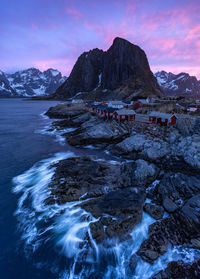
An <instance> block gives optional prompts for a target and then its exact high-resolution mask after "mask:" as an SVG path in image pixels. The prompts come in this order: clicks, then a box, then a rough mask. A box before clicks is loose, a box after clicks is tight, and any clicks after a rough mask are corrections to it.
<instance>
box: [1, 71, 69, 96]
mask: <svg viewBox="0 0 200 279" xmlns="http://www.w3.org/2000/svg"><path fill="white" fill-rule="evenodd" d="M65 80H66V77H65V76H62V74H61V73H60V72H59V71H57V70H54V69H48V70H46V71H44V72H41V71H40V70H38V69H35V68H30V69H27V70H23V71H18V72H16V73H14V74H6V73H3V72H2V71H0V97H20V96H24V97H31V96H44V95H48V94H51V93H53V92H55V90H56V89H57V88H58V87H59V86H60V85H61V84H62V83H63V82H64V81H65Z"/></svg>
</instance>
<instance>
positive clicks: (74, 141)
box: [67, 119, 129, 145]
mask: <svg viewBox="0 0 200 279" xmlns="http://www.w3.org/2000/svg"><path fill="white" fill-rule="evenodd" d="M128 134H129V131H128V130H127V129H126V127H125V126H123V125H119V123H116V122H109V121H100V120H99V119H92V121H91V122H90V121H88V122H86V123H83V125H82V126H81V127H80V128H79V129H77V130H76V131H75V132H72V133H69V134H68V135H67V141H68V143H69V144H71V145H88V144H95V145H107V144H112V143H116V142H119V141H121V140H123V139H124V138H125V137H126V136H127V135H128Z"/></svg>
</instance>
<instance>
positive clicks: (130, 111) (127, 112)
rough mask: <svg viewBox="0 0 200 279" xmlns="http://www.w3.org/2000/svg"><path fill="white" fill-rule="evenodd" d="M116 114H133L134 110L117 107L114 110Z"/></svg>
mask: <svg viewBox="0 0 200 279" xmlns="http://www.w3.org/2000/svg"><path fill="white" fill-rule="evenodd" d="M116 112H117V114H118V115H133V114H135V111H134V110H133V109H119V110H117V111H116Z"/></svg>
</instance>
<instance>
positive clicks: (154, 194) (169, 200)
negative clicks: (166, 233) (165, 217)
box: [148, 172, 200, 212]
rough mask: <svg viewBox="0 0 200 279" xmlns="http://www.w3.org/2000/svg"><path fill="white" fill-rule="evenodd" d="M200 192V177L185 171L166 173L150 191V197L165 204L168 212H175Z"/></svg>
mask: <svg viewBox="0 0 200 279" xmlns="http://www.w3.org/2000/svg"><path fill="white" fill-rule="evenodd" d="M199 192H200V177H199V176H197V177H195V176H188V175H185V174H183V173H172V172H169V173H166V174H164V175H163V177H162V178H161V181H160V183H158V184H157V185H156V186H155V187H154V188H153V189H152V190H151V191H150V192H149V195H148V196H149V197H150V198H151V199H153V200H154V201H157V202H159V203H161V204H162V205H163V207H164V208H165V209H166V210H167V211H168V212H174V211H175V210H177V208H180V207H182V206H183V205H184V203H185V202H186V201H187V200H189V199H190V198H192V197H193V196H195V195H196V194H198V193H199Z"/></svg>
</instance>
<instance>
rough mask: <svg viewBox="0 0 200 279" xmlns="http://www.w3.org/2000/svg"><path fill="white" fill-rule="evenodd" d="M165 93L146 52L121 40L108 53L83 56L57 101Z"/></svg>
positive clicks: (61, 87)
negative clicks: (151, 67) (76, 97)
mask: <svg viewBox="0 0 200 279" xmlns="http://www.w3.org/2000/svg"><path fill="white" fill-rule="evenodd" d="M161 94H162V91H161V89H160V87H159V85H158V83H157V80H156V78H155V77H154V75H153V73H152V72H151V70H150V67H149V63H148V59H147V57H146V54H145V52H144V51H143V50H142V49H141V48H140V47H138V46H136V45H134V44H132V43H130V42H128V41H127V40H124V39H121V38H115V39H114V41H113V44H112V46H111V47H110V48H109V49H108V50H107V51H102V50H99V49H97V48H96V49H93V50H90V51H89V52H84V53H83V54H82V55H81V56H80V57H79V58H78V60H77V62H76V63H75V65H74V67H73V69H72V71H71V74H70V76H69V78H68V79H67V80H66V81H65V82H64V84H62V85H61V86H60V87H59V88H58V89H57V90H56V94H55V95H54V97H55V98H72V97H74V96H78V97H79V98H80V97H81V98H90V99H91V98H115V99H129V100H132V99H134V98H135V97H138V96H140V97H147V96H160V95H161Z"/></svg>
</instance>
